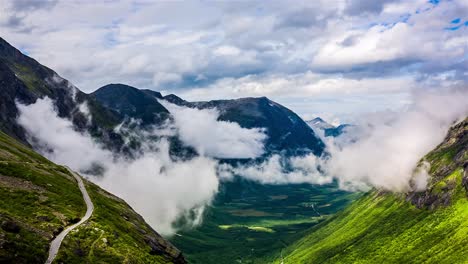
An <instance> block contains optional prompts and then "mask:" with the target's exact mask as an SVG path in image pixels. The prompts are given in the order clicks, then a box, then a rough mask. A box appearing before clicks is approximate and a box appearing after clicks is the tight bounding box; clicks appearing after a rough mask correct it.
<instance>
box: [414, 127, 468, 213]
mask: <svg viewBox="0 0 468 264" xmlns="http://www.w3.org/2000/svg"><path fill="white" fill-rule="evenodd" d="M467 157H468V118H466V119H465V120H463V121H461V122H460V123H458V124H456V125H454V126H453V127H452V128H451V129H450V130H449V132H448V134H447V136H446V138H445V139H444V141H443V142H442V143H441V144H440V145H439V146H437V148H436V149H434V150H433V151H431V152H430V153H429V154H427V155H426V157H425V158H424V160H425V161H426V162H429V163H430V165H431V166H430V170H429V174H430V175H431V176H430V179H429V183H428V188H427V190H426V191H424V192H411V193H409V194H408V200H410V201H411V202H412V203H413V204H414V205H416V206H417V207H418V208H424V207H426V208H431V209H434V208H436V207H438V206H448V205H450V203H451V201H452V200H453V196H454V195H455V194H456V191H457V189H458V188H459V187H460V185H461V186H462V187H463V188H464V190H465V191H466V193H467V195H468V176H467V172H466V170H467V167H468V158H467Z"/></svg>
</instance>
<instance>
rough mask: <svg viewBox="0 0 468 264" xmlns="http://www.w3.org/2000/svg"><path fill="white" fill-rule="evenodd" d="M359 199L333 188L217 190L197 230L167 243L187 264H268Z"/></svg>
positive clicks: (248, 185)
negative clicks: (308, 232) (178, 250)
mask: <svg viewBox="0 0 468 264" xmlns="http://www.w3.org/2000/svg"><path fill="white" fill-rule="evenodd" d="M360 195H361V194H360V193H348V192H344V191H341V190H339V189H338V188H337V187H336V185H334V184H330V185H325V186H313V185H310V184H300V185H260V184H258V183H254V182H250V181H246V180H242V179H236V180H234V181H233V182H226V183H224V184H223V185H222V191H220V193H219V194H218V195H217V197H216V198H215V201H214V203H213V205H212V206H210V207H209V208H208V209H207V212H206V215H205V217H204V220H203V222H202V224H201V226H199V227H195V228H190V229H185V230H184V229H182V230H181V231H178V232H177V234H176V235H174V236H173V237H172V238H171V239H170V240H171V241H172V242H173V243H174V245H176V246H177V247H178V248H180V249H181V250H182V251H183V252H184V254H185V255H186V257H187V260H188V261H189V262H190V263H220V262H222V263H269V262H271V261H272V260H274V259H276V258H277V257H278V256H279V255H280V254H281V251H282V250H283V249H285V248H286V247H287V246H288V245H290V244H291V243H293V242H294V241H296V240H298V239H299V238H300V237H302V236H303V235H304V232H305V231H306V230H308V229H309V228H311V227H313V226H315V225H317V224H319V223H321V222H322V221H324V220H326V219H328V218H329V217H331V216H332V215H333V214H334V213H336V212H338V211H340V210H342V209H343V208H345V207H346V206H347V205H348V204H349V203H350V202H352V201H353V200H354V199H357V198H358V197H359V196H360Z"/></svg>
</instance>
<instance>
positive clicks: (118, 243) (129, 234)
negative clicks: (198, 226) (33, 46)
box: [0, 132, 185, 263]
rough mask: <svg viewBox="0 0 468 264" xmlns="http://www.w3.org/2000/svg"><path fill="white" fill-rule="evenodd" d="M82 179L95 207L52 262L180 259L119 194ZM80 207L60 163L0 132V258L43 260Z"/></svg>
mask: <svg viewBox="0 0 468 264" xmlns="http://www.w3.org/2000/svg"><path fill="white" fill-rule="evenodd" d="M85 185H86V188H87V190H88V192H89V194H90V196H91V199H92V201H93V203H94V206H95V211H94V213H93V215H92V216H91V219H90V220H89V221H87V222H85V224H83V225H84V226H83V227H80V228H79V229H78V230H77V231H76V232H72V233H71V234H69V236H67V238H66V239H65V241H64V243H63V244H62V247H61V248H60V251H59V255H58V257H57V259H56V262H57V263H60V262H64V263H98V262H107V263H121V262H125V261H126V262H130V263H185V261H184V259H183V257H182V255H181V254H180V252H179V251H178V250H177V249H176V248H174V247H173V246H172V245H171V244H170V243H169V242H167V241H165V240H164V239H163V238H162V237H161V236H160V235H159V234H157V233H156V232H155V231H154V230H153V229H152V228H151V227H150V226H149V225H148V224H146V223H145V222H144V220H143V219H142V217H141V216H139V215H138V214H137V213H135V212H134V211H133V210H132V208H130V207H129V206H128V205H127V204H126V203H125V202H124V201H123V200H121V199H119V198H117V197H115V196H113V195H112V194H110V193H107V192H106V191H104V190H102V189H100V188H99V187H98V186H96V185H94V184H92V183H90V182H88V181H85ZM85 210H86V207H85V204H84V201H83V198H82V195H81V192H80V190H79V188H78V185H77V183H76V181H75V179H74V178H73V177H72V175H70V173H69V172H68V170H67V169H66V168H64V167H62V166H58V165H56V164H54V163H52V162H50V161H48V160H47V159H45V158H43V157H42V156H40V155H39V154H37V153H35V152H34V151H32V150H31V149H29V148H27V147H25V146H24V145H22V144H21V143H19V142H17V141H16V140H14V139H13V138H11V137H9V136H7V135H6V134H4V133H2V132H0V263H44V262H45V260H46V258H47V251H48V247H49V243H50V241H51V240H52V238H53V237H54V236H55V235H56V234H58V233H59V232H60V231H61V230H63V229H64V227H66V226H68V225H70V224H72V223H76V222H78V221H79V219H80V217H82V216H83V215H84V212H85ZM78 239H79V240H78Z"/></svg>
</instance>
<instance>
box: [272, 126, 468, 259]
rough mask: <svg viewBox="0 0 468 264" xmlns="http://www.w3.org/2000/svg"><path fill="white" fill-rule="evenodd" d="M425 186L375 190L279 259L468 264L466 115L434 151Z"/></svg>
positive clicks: (322, 225)
mask: <svg viewBox="0 0 468 264" xmlns="http://www.w3.org/2000/svg"><path fill="white" fill-rule="evenodd" d="M425 161H427V162H429V163H430V165H431V168H430V175H431V178H430V180H429V185H428V188H427V190H426V191H424V192H420V193H409V194H392V193H385V192H378V191H373V192H370V193H368V194H367V195H366V196H364V197H363V198H361V199H359V200H358V201H356V202H354V203H353V204H352V205H351V206H350V207H349V208H347V209H346V210H345V211H343V212H342V213H339V214H338V215H336V216H335V217H334V218H333V219H331V220H329V221H327V222H324V223H322V224H320V225H318V226H317V227H315V228H313V229H312V230H311V231H310V233H309V234H308V235H306V236H305V237H304V238H303V239H301V240H300V241H299V242H297V243H295V244H293V245H291V246H289V247H288V248H286V249H285V251H284V253H286V254H285V255H284V259H282V258H281V257H280V256H278V257H277V263H280V262H282V263H356V262H359V263H467V262H468V244H467V242H466V238H467V235H468V175H467V172H466V169H467V167H468V118H467V119H465V120H464V121H463V122H461V123H459V124H458V125H456V126H455V127H453V128H452V129H451V130H450V132H449V133H448V135H447V137H446V139H445V140H444V142H443V143H442V144H440V145H439V146H438V147H437V148H436V149H435V150H433V151H432V152H430V153H429V154H428V155H427V156H426V157H425Z"/></svg>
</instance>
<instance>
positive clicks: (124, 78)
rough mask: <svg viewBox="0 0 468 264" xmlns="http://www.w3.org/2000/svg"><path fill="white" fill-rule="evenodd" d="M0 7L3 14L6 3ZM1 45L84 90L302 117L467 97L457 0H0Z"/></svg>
mask: <svg viewBox="0 0 468 264" xmlns="http://www.w3.org/2000/svg"><path fill="white" fill-rule="evenodd" d="M3 3H4V4H3ZM0 9H1V10H0V36H1V37H3V38H5V39H6V40H7V41H9V42H10V43H12V44H13V45H15V46H16V47H18V48H20V49H21V50H22V51H23V52H25V53H27V54H28V55H30V56H32V57H34V58H36V59H37V60H39V61H40V62H41V63H43V64H45V65H47V66H49V67H51V68H53V69H54V70H56V71H57V72H58V73H59V74H60V75H62V76H63V77H64V78H67V79H69V80H70V81H71V82H73V83H74V84H75V85H76V86H78V87H79V88H80V89H82V90H83V91H86V92H91V91H93V90H95V89H97V88H99V87H100V86H103V85H105V84H108V83H116V82H121V83H126V84H130V85H133V86H136V87H139V88H149V89H154V90H158V91H162V92H163V93H176V94H178V95H180V96H182V97H184V98H186V99H188V100H208V99H220V98H238V97H246V96H267V97H269V98H271V99H273V100H276V101H278V102H280V103H282V104H284V105H286V106H287V107H289V108H291V109H292V110H294V111H296V112H298V113H299V114H300V115H301V116H303V117H304V118H305V119H309V118H313V117H314V116H317V115H320V116H323V117H325V118H326V119H328V120H329V121H336V122H346V121H352V120H353V119H354V118H358V116H359V115H360V114H362V113H364V112H373V111H381V110H386V109H401V108H404V107H405V106H406V105H407V104H409V103H411V96H410V95H411V94H412V93H414V92H417V91H420V90H425V89H443V88H445V87H466V84H467V82H466V81H467V79H468V73H467V70H468V65H467V61H466V59H467V56H466V54H467V47H468V39H467V36H468V34H467V33H468V32H467V31H468V16H467V14H468V3H467V2H466V1H462V0H459V1H426V0H424V1H420V0H415V1H403V0H401V1H391V0H384V1H373V0H366V1H362V0H361V1H355V0H336V1H288V2H286V1H268V2H265V1H225V2H223V1H216V2H214V1H184V2H183V1H73V0H69V1H35V0H20V1H10V2H9V1H6V0H5V1H2V6H1V7H0Z"/></svg>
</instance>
